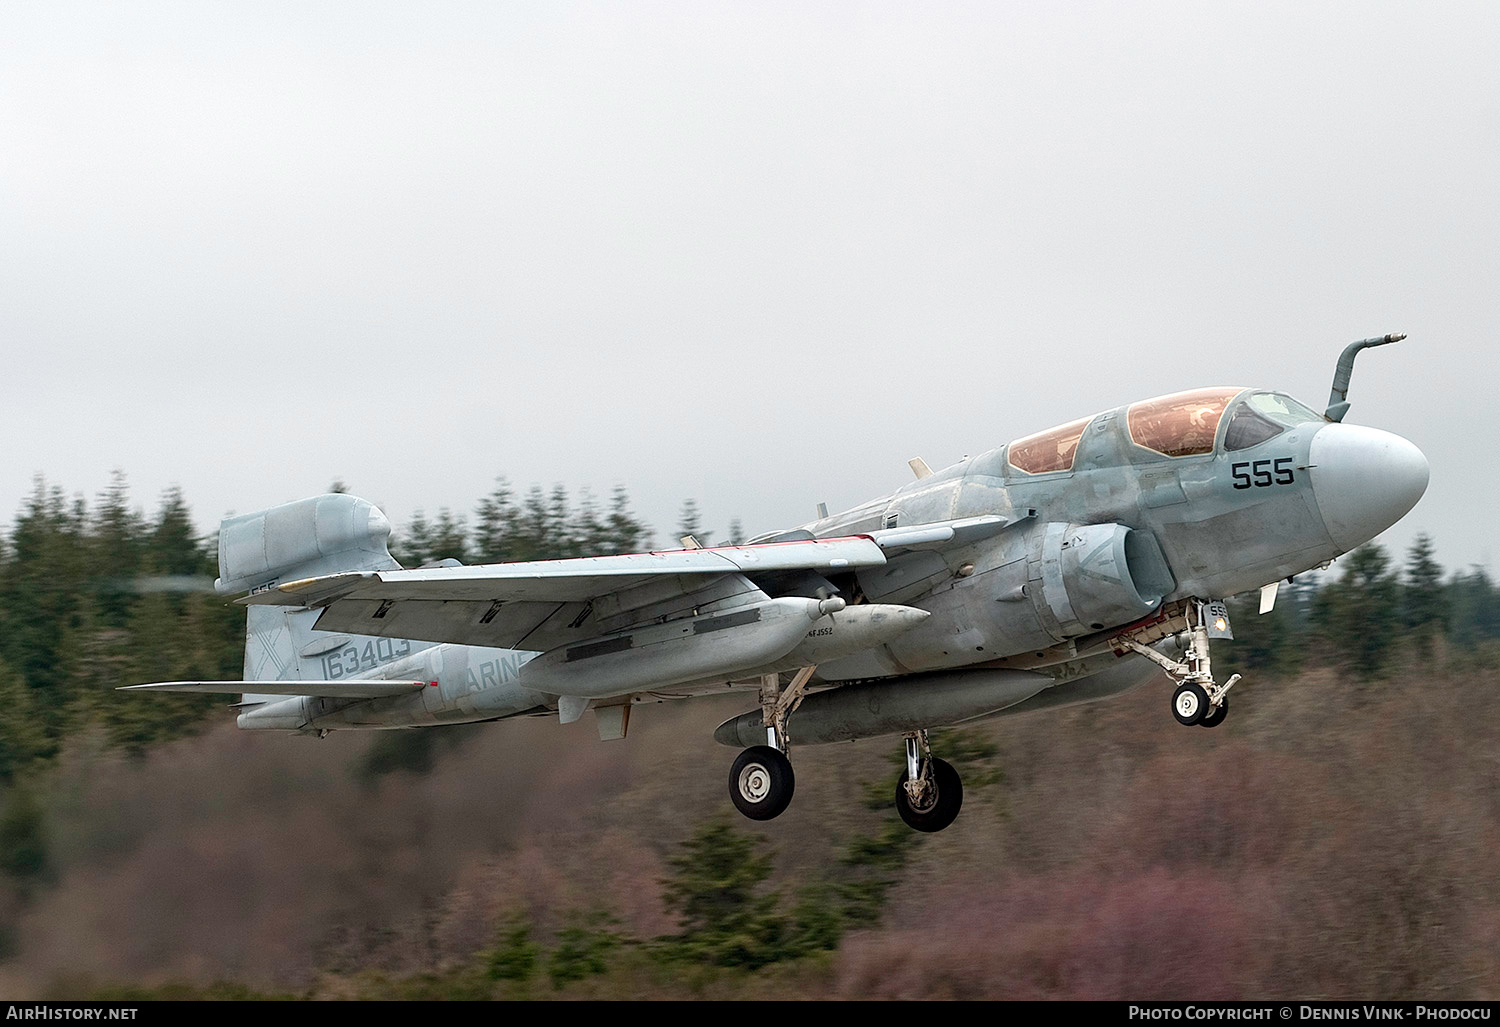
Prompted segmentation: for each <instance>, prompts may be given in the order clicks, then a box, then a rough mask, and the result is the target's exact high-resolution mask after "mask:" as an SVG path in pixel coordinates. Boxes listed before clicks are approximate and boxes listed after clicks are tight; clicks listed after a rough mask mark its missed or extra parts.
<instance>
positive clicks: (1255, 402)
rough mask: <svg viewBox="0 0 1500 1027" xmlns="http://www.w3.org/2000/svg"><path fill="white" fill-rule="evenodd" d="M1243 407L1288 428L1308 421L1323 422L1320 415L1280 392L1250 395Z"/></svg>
mask: <svg viewBox="0 0 1500 1027" xmlns="http://www.w3.org/2000/svg"><path fill="white" fill-rule="evenodd" d="M1245 405H1246V406H1249V407H1250V408H1251V409H1253V410H1254V411H1255V412H1256V413H1258V414H1264V415H1266V416H1267V417H1269V418H1270V419H1271V420H1273V421H1275V422H1276V423H1277V424H1284V425H1286V426H1287V427H1288V428H1295V427H1296V426H1297V425H1299V424H1306V423H1307V422H1308V421H1321V420H1323V415H1322V414H1317V413H1314V412H1313V411H1311V410H1309V409H1308V408H1307V407H1305V406H1303V405H1302V404H1301V403H1298V402H1297V401H1296V400H1295V399H1293V398H1292V397H1290V396H1287V395H1284V394H1282V393H1280V392H1256V393H1252V394H1251V395H1250V398H1249V399H1247V400H1245Z"/></svg>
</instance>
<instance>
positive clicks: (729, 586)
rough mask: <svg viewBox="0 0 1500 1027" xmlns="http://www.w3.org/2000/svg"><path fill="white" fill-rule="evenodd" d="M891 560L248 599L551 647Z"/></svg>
mask: <svg viewBox="0 0 1500 1027" xmlns="http://www.w3.org/2000/svg"><path fill="white" fill-rule="evenodd" d="M884 563H885V553H884V551H883V550H882V548H881V547H880V545H879V544H878V543H877V542H876V541H875V540H874V539H872V538H870V537H868V536H854V537H850V538H837V539H809V540H805V541H795V542H772V543H767V544H763V545H753V546H725V547H721V548H716V549H689V550H681V551H676V552H666V553H641V554H635V555H629V556H601V557H588V558H584V559H577V560H545V561H537V562H532V563H512V564H490V565H481V566H475V567H432V568H424V569H420V570H411V571H363V572H355V573H349V574H332V575H325V576H321V577H315V578H303V579H300V580H297V581H290V582H287V583H285V584H283V585H279V586H277V587H275V588H273V589H269V590H267V591H264V592H258V593H255V594H253V595H250V596H247V597H245V598H244V599H242V600H240V601H241V602H243V603H249V604H256V605H261V604H269V605H283V606H300V607H310V608H315V609H322V611H323V613H322V615H321V616H320V617H319V619H318V622H317V625H316V627H317V629H318V630H319V631H351V632H356V633H359V634H364V635H380V636H389V637H398V638H417V639H423V640H426V641H433V642H456V643H462V644H466V645H482V646H492V647H499V648H520V647H523V646H524V647H525V648H529V649H538V650H543V649H551V648H554V647H556V646H558V645H563V644H567V643H570V642H574V641H578V640H581V639H586V638H590V637H593V636H596V635H599V634H601V633H604V632H606V631H609V630H613V629H615V628H617V627H621V626H627V625H630V624H633V623H636V622H639V621H641V620H646V619H653V618H661V617H670V616H675V615H680V614H683V613H687V612H690V611H691V610H693V609H695V608H701V607H709V606H712V607H713V608H716V609H727V608H732V607H734V606H739V605H745V604H747V603H753V602H761V601H764V600H765V599H766V598H767V596H766V595H765V593H764V592H762V591H761V590H760V589H759V588H758V587H756V585H755V584H754V583H753V582H752V581H751V580H750V576H752V575H760V574H767V573H774V572H780V571H788V570H811V571H820V572H825V573H839V572H842V571H846V570H853V569H856V568H860V567H873V566H879V565H881V564H884Z"/></svg>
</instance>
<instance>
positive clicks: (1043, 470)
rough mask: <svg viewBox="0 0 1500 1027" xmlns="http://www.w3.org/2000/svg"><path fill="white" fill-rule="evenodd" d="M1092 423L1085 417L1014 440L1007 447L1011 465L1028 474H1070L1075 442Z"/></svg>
mask: <svg viewBox="0 0 1500 1027" xmlns="http://www.w3.org/2000/svg"><path fill="white" fill-rule="evenodd" d="M1092 420H1093V418H1092V417H1085V418H1082V419H1080V420H1077V421H1070V422H1068V423H1067V424H1063V425H1059V426H1058V427H1056V428H1051V429H1049V430H1047V431H1044V432H1038V433H1037V434H1035V435H1028V436H1026V437H1025V438H1024V439H1017V440H1016V441H1014V442H1012V443H1011V444H1010V465H1011V466H1012V467H1014V468H1015V469H1016V470H1018V471H1025V472H1026V473H1027V474H1047V473H1048V472H1051V471H1071V470H1072V469H1073V458H1074V457H1075V456H1076V455H1077V454H1078V442H1079V440H1080V439H1082V438H1083V430H1084V429H1085V428H1087V427H1088V426H1089V422H1090V421H1092Z"/></svg>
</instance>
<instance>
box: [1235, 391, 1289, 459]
mask: <svg viewBox="0 0 1500 1027" xmlns="http://www.w3.org/2000/svg"><path fill="white" fill-rule="evenodd" d="M1284 431H1286V429H1285V428H1283V427H1282V426H1281V425H1279V424H1277V423H1276V422H1275V421H1272V420H1270V419H1269V418H1265V417H1262V416H1261V415H1260V414H1257V413H1256V412H1255V411H1254V410H1252V409H1250V404H1248V403H1246V404H1244V405H1243V406H1241V407H1240V408H1239V409H1238V410H1236V411H1235V412H1234V416H1233V417H1231V418H1230V419H1229V427H1228V428H1226V429H1224V448H1225V449H1227V450H1229V452H1231V453H1233V452H1235V451H1236V450H1240V449H1249V448H1250V447H1251V446H1258V445H1260V444H1261V443H1262V442H1265V441H1266V440H1268V439H1274V438H1275V437H1276V436H1278V435H1280V434H1281V433H1282V432H1284Z"/></svg>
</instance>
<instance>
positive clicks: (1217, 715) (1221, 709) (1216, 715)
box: [1198, 698, 1229, 727]
mask: <svg viewBox="0 0 1500 1027" xmlns="http://www.w3.org/2000/svg"><path fill="white" fill-rule="evenodd" d="M1227 716H1229V700H1228V699H1227V698H1224V699H1220V700H1219V705H1217V706H1214V707H1212V708H1210V709H1209V711H1208V712H1207V713H1205V714H1204V715H1203V719H1202V720H1200V721H1198V726H1199V727H1218V726H1219V725H1220V724H1222V723H1224V718H1225V717H1227Z"/></svg>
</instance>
